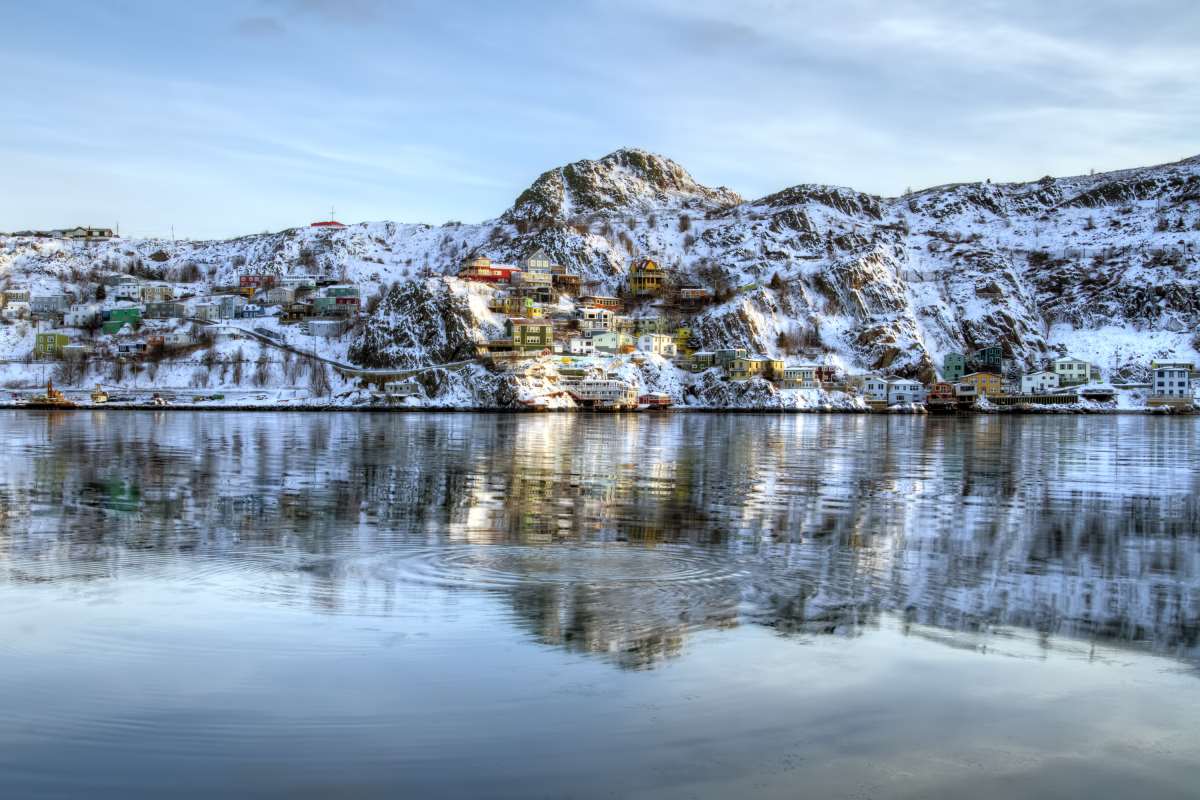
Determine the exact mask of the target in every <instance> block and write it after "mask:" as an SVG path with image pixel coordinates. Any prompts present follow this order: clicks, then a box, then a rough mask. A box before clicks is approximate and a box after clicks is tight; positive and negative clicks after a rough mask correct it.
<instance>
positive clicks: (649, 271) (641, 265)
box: [628, 258, 666, 296]
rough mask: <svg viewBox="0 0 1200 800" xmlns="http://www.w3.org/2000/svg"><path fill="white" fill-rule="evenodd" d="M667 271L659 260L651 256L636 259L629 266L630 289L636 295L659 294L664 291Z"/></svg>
mask: <svg viewBox="0 0 1200 800" xmlns="http://www.w3.org/2000/svg"><path fill="white" fill-rule="evenodd" d="M665 278H666V273H665V271H664V270H663V268H662V267H661V266H659V264H658V262H657V261H653V260H651V259H649V258H643V259H639V260H638V261H635V262H634V263H633V265H632V266H631V267H630V268H629V278H628V283H629V291H631V292H633V293H634V294H635V295H639V296H642V295H657V294H659V293H660V292H662V288H663V281H664V279H665Z"/></svg>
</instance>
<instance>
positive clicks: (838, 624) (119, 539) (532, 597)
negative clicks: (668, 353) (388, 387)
mask: <svg viewBox="0 0 1200 800" xmlns="http://www.w3.org/2000/svg"><path fill="white" fill-rule="evenodd" d="M0 424H2V425H4V426H5V428H6V430H5V437H6V440H7V442H8V443H9V447H8V448H7V450H6V459H5V466H4V481H3V483H2V484H0V527H2V529H3V530H2V533H0V552H3V553H4V554H5V558H6V559H7V560H8V562H9V563H10V564H15V565H18V566H19V569H20V571H21V573H22V574H25V575H31V576H35V577H38V578H39V579H44V580H49V581H54V580H62V581H69V580H72V579H73V578H72V576H76V575H79V574H81V572H82V571H81V570H80V569H78V568H77V567H78V566H79V565H78V564H77V563H74V562H75V561H77V560H79V559H84V558H86V559H87V560H88V569H87V570H86V572H87V573H88V574H90V575H105V574H109V573H111V572H112V570H111V569H107V568H106V567H105V565H106V564H107V565H108V566H109V567H112V566H113V565H115V564H117V563H118V562H120V563H123V564H127V565H128V564H129V563H130V562H131V560H133V556H132V555H131V554H137V553H140V554H143V555H144V554H146V553H153V554H154V558H153V560H150V559H146V560H145V562H144V564H143V566H141V567H139V568H140V569H144V570H146V571H152V570H156V569H166V568H167V567H166V566H165V565H169V564H170V563H172V562H178V563H183V564H186V563H188V562H192V561H195V562H198V563H199V562H201V561H202V562H204V563H205V564H206V565H211V564H214V563H219V564H220V565H221V569H223V570H226V571H228V573H229V574H230V575H233V576H237V575H242V576H243V577H242V579H243V580H244V581H245V582H246V583H247V585H248V586H251V587H253V589H254V591H253V592H252V593H251V596H253V597H255V598H258V599H259V600H260V601H261V602H270V603H282V604H293V605H306V606H308V607H311V608H313V609H317V610H319V611H321V612H323V613H348V614H372V615H378V614H385V615H386V614H390V613H393V612H394V611H395V609H396V608H397V607H398V605H400V604H402V603H403V601H404V598H405V594H404V593H405V591H408V590H410V589H412V587H421V588H422V589H423V590H429V589H430V587H432V588H433V589H434V590H437V591H445V592H449V593H463V592H468V593H472V594H474V595H478V596H479V597H481V598H484V599H485V600H487V601H493V600H495V601H500V602H502V603H505V604H507V606H508V607H509V608H510V609H511V611H512V615H511V619H512V620H513V621H514V622H515V623H516V624H519V625H520V626H522V628H523V629H525V630H526V631H528V633H529V635H530V636H531V637H533V638H534V639H536V640H537V641H539V642H543V643H546V644H549V645H553V646H556V647H562V648H567V649H569V650H573V651H578V652H586V653H595V654H598V655H600V656H602V657H604V658H606V659H609V660H610V661H611V662H612V663H614V664H617V665H620V666H626V667H646V666H652V665H654V664H656V663H659V662H661V661H662V660H663V659H667V658H671V657H673V656H676V655H678V654H679V653H680V652H682V651H683V649H684V646H685V642H686V640H687V637H688V634H689V633H690V632H693V631H695V630H697V629H719V628H723V627H727V626H732V625H737V624H756V625H765V626H769V627H771V628H773V629H775V630H777V631H779V632H781V633H785V634H789V635H819V634H838V635H864V634H867V633H869V632H870V631H872V630H873V629H874V628H875V627H877V626H878V625H879V624H880V621H881V619H883V618H884V617H885V616H889V615H890V616H894V617H896V618H899V619H902V620H904V621H905V622H906V623H907V624H909V625H911V626H925V627H927V628H933V629H944V630H947V631H989V630H993V629H995V628H997V627H1003V626H1015V627H1019V628H1025V629H1029V630H1032V631H1037V632H1039V633H1041V634H1044V635H1046V636H1069V637H1083V638H1097V639H1106V640H1112V641H1121V642H1130V643H1148V644H1149V646H1151V647H1153V648H1154V649H1156V650H1158V651H1160V652H1164V653H1170V654H1173V655H1175V656H1178V657H1180V658H1184V659H1187V660H1189V661H1190V660H1194V659H1195V658H1196V655H1197V636H1198V630H1200V628H1198V623H1200V588H1198V587H1200V555H1198V553H1200V548H1198V547H1197V536H1198V532H1200V513H1198V506H1197V501H1196V499H1195V498H1196V497H1197V488H1200V487H1198V486H1197V481H1198V477H1197V471H1196V470H1195V469H1194V468H1193V467H1192V464H1191V457H1192V456H1191V454H1192V453H1194V452H1195V444H1196V425H1195V423H1193V422H1192V421H1191V420H1187V419H1180V418H1158V417H1140V416H1129V417H1103V418H1100V417H1057V416H1055V417H1049V416H1047V417H1023V418H1016V417H1014V418H1000V417H988V416H978V417H971V418H946V419H942V418H919V417H908V416H890V415H889V416H882V415H881V416H802V415H796V416H768V415H745V416H743V415H733V414H671V415H638V416H633V415H625V416H614V415H596V416H593V415H582V414H574V415H510V414H475V415H468V414H455V415H436V414H378V415H376V414H341V415H319V414H316V415H310V414H277V415H270V414H236V413H233V414H219V413H214V414H165V415H152V414H141V413H128V412H124V413H122V412H110V413H95V414H87V415H85V414H72V415H51V416H42V417H36V416H31V415H26V416H21V415H17V414H8V415H6V416H3V417H0ZM127 568H128V567H127ZM206 568H211V567H206Z"/></svg>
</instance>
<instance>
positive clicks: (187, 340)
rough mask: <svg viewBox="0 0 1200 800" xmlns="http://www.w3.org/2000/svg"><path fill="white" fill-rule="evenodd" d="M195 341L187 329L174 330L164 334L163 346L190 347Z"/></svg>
mask: <svg viewBox="0 0 1200 800" xmlns="http://www.w3.org/2000/svg"><path fill="white" fill-rule="evenodd" d="M194 343H195V341H194V340H193V339H192V335H191V334H190V333H188V332H186V331H172V332H171V333H164V334H163V347H188V346H190V345H192V344H194Z"/></svg>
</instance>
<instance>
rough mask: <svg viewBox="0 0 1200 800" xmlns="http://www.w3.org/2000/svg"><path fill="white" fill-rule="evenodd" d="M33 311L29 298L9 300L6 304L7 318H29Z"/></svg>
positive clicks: (5, 312)
mask: <svg viewBox="0 0 1200 800" xmlns="http://www.w3.org/2000/svg"><path fill="white" fill-rule="evenodd" d="M31 313H32V312H31V311H30V310H29V301H28V300H9V301H8V302H7V303H5V304H4V318H5V319H29V317H30V315H31Z"/></svg>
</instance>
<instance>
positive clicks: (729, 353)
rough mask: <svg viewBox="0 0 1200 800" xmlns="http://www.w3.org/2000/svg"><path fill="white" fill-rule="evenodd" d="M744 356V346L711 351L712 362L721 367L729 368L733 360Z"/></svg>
mask: <svg viewBox="0 0 1200 800" xmlns="http://www.w3.org/2000/svg"><path fill="white" fill-rule="evenodd" d="M745 357H746V348H744V347H732V348H727V349H724V350H717V351H715V352H714V353H713V363H714V364H716V366H718V367H720V368H721V369H725V370H727V369H729V368H730V367H732V366H733V362H734V361H737V360H738V359H739V358H745Z"/></svg>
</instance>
